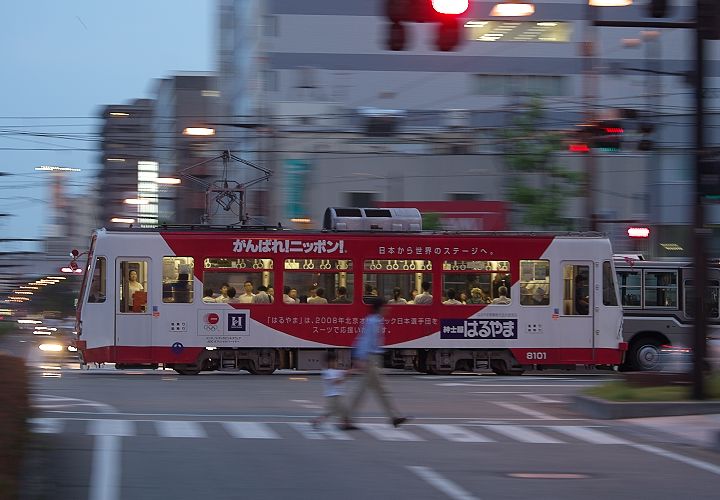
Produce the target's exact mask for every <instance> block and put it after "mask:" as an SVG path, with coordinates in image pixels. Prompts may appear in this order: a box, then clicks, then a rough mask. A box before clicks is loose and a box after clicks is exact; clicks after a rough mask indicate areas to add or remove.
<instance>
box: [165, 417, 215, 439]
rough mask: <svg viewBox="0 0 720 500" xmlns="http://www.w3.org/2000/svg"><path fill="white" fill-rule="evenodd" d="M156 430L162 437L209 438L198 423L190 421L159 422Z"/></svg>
mask: <svg viewBox="0 0 720 500" xmlns="http://www.w3.org/2000/svg"><path fill="white" fill-rule="evenodd" d="M155 428H156V429H157V431H158V434H159V435H160V436H162V437H180V438H204V437H207V434H205V431H204V430H203V428H202V426H201V425H200V424H199V423H198V422H191V421H189V420H157V421H155Z"/></svg>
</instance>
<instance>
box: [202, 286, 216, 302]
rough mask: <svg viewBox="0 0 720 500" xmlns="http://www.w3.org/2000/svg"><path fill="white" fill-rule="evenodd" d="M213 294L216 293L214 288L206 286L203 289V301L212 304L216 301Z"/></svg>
mask: <svg viewBox="0 0 720 500" xmlns="http://www.w3.org/2000/svg"><path fill="white" fill-rule="evenodd" d="M213 295H214V293H213V289H212V288H210V287H205V288H204V289H203V298H202V301H203V302H205V303H206V304H210V303H213V302H215V297H213Z"/></svg>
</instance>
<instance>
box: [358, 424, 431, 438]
mask: <svg viewBox="0 0 720 500" xmlns="http://www.w3.org/2000/svg"><path fill="white" fill-rule="evenodd" d="M358 427H360V428H361V429H363V430H365V431H367V432H368V433H370V434H372V435H373V436H374V437H375V438H377V439H379V440H380V441H425V440H424V439H423V438H421V437H420V436H417V435H415V434H413V433H411V432H408V431H405V430H402V429H396V428H395V427H392V426H391V425H389V424H359V425H358Z"/></svg>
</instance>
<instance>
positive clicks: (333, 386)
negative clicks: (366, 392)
mask: <svg viewBox="0 0 720 500" xmlns="http://www.w3.org/2000/svg"><path fill="white" fill-rule="evenodd" d="M325 362H326V368H325V369H324V370H323V371H322V380H323V396H324V397H325V411H324V412H323V414H322V415H320V416H319V417H316V418H314V419H312V421H311V424H312V426H313V427H314V428H316V429H317V427H318V426H319V425H320V424H321V423H322V422H324V421H325V420H326V419H328V418H329V417H332V416H333V415H334V416H336V417H339V418H342V417H343V415H345V405H344V403H343V394H344V393H345V388H344V382H345V370H338V369H337V354H335V352H334V351H328V352H327V354H326V355H325Z"/></svg>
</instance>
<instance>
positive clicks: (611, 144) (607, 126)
mask: <svg viewBox="0 0 720 500" xmlns="http://www.w3.org/2000/svg"><path fill="white" fill-rule="evenodd" d="M624 133H625V130H623V127H622V124H621V123H620V122H619V121H602V122H599V123H598V124H597V126H596V128H595V133H594V136H593V140H592V147H593V148H595V149H599V150H601V151H604V152H606V153H612V152H615V151H620V149H621V148H622V139H623V134H624Z"/></svg>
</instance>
